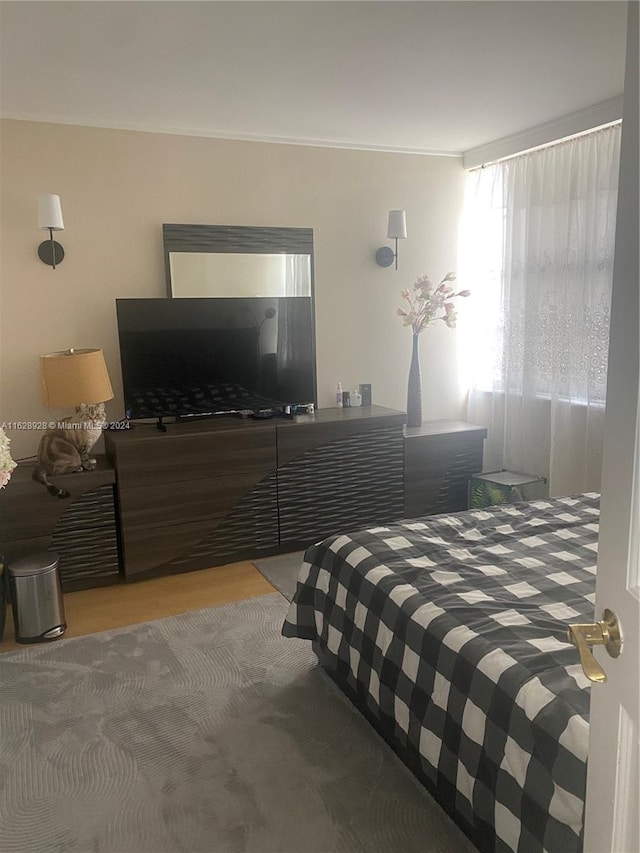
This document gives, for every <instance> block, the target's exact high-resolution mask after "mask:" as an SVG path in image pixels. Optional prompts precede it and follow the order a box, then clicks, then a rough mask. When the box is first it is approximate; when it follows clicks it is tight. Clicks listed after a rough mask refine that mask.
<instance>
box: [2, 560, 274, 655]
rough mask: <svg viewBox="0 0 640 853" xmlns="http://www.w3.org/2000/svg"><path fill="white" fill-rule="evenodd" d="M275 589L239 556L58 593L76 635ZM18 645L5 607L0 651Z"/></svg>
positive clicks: (71, 634)
mask: <svg viewBox="0 0 640 853" xmlns="http://www.w3.org/2000/svg"><path fill="white" fill-rule="evenodd" d="M275 591H276V590H275V589H274V587H273V586H271V584H270V583H269V581H268V580H267V579H266V578H265V577H264V576H263V575H261V574H260V572H259V571H258V570H257V569H256V567H255V566H254V565H253V563H250V562H248V561H244V562H241V563H231V564H230V565H227V566H216V567H214V568H211V569H202V570H200V571H197V572H186V573H183V574H179V575H170V576H168V577H163V578H153V579H152V580H147V581H140V582H138V583H132V584H118V585H116V586H103V587H97V588H95V589H83V590H79V591H78V592H68V593H65V595H64V610H65V617H66V620H67V630H66V632H65V634H64V636H65V637H81V636H84V635H85V634H93V633H95V632H96V631H108V630H109V629H111V628H123V627H125V626H126V625H135V624H137V623H139V622H149V621H150V620H152V619H162V618H163V617H165V616H175V615H178V614H179V613H187V612H188V611H191V610H202V609H203V608H205V607H216V606H217V605H219V604H227V603H229V602H230V601H242V600H243V599H247V598H256V597H257V596H259V595H269V594H270V593H272V592H275ZM53 642H55V641H53ZM20 648H25V645H24V644H20V643H16V642H15V640H14V628H13V619H12V616H11V608H8V610H7V622H6V625H5V629H4V639H3V641H2V642H0V653H2V652H8V651H14V650H15V649H20Z"/></svg>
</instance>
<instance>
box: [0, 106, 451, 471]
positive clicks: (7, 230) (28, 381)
mask: <svg viewBox="0 0 640 853" xmlns="http://www.w3.org/2000/svg"><path fill="white" fill-rule="evenodd" d="M1 146H2V147H1V149H0V160H1V169H2V172H1V180H2V183H1V185H0V194H1V220H0V229H1V230H0V241H1V242H0V258H1V260H0V264H1V265H0V288H1V290H0V293H1V301H0V322H1V326H0V348H1V350H0V352H1V364H0V369H1V384H0V422H2V421H5V422H7V421H29V420H31V421H33V420H41V419H48V418H47V414H48V413H47V412H46V410H45V409H43V407H42V405H41V402H40V396H39V373H38V356H39V355H40V354H41V353H44V352H49V351H53V350H61V349H66V348H68V347H70V346H73V347H101V348H102V349H103V350H104V352H105V357H106V360H107V364H108V367H109V370H110V373H111V378H112V382H113V385H114V390H115V392H116V397H115V399H114V400H113V401H111V403H109V405H108V413H109V416H110V417H111V418H114V419H115V418H119V417H122V416H123V414H124V412H123V404H122V390H121V378H120V362H119V353H118V343H117V329H116V318H115V304H114V299H115V298H116V297H128V296H129V297H130V296H143V297H146V296H164V295H165V284H164V261H163V254H162V229H161V226H162V223H164V222H182V223H206V224H212V225H273V226H297V227H311V228H313V229H314V235H315V287H316V337H317V365H318V398H319V400H318V402H319V405H320V406H321V407H326V406H330V405H333V401H334V394H335V387H336V383H337V382H338V380H340V381H341V382H342V383H343V386H344V387H345V388H350V387H352V386H353V385H354V384H357V383H358V382H371V383H372V384H373V396H374V402H376V403H379V404H382V405H386V406H391V407H393V408H398V409H404V408H405V402H406V381H407V372H408V367H409V359H410V350H411V333H410V331H409V330H408V329H405V328H403V327H402V326H401V323H400V320H399V318H397V317H396V316H394V313H395V309H396V307H397V306H398V305H399V304H400V295H399V292H400V290H401V289H402V288H404V287H408V286H410V285H411V283H412V282H413V281H414V279H415V278H416V277H417V276H418V275H419V274H421V273H423V272H427V273H429V275H430V276H431V277H432V278H436V277H442V276H443V275H444V274H445V273H446V272H447V271H449V270H450V269H455V265H456V248H457V229H458V217H459V214H460V209H461V205H462V193H463V182H464V171H463V168H462V164H461V161H460V160H458V159H455V158H445V157H428V156H417V155H415V156H414V155H406V154H388V153H377V152H363V151H351V150H341V149H331V148H314V147H305V146H293V145H275V144H268V143H254V142H236V141H230V140H216V139H207V138H199V137H187V136H172V135H167V134H151V133H141V132H132V131H117V130H104V129H95V128H85V127H74V126H67V125H54V124H45V123H37V122H21V121H12V120H5V121H3V122H2V123H1ZM41 193H57V194H59V195H60V197H61V199H62V208H63V214H64V220H65V230H64V232H62V233H61V234H58V239H59V240H60V242H61V243H62V245H63V246H64V249H65V252H66V257H65V259H64V261H63V263H62V264H61V265H60V266H59V267H58V268H57V269H56V270H55V271H53V270H52V269H51V268H50V267H47V266H45V265H44V264H42V263H41V262H40V261H39V260H38V258H37V255H36V249H37V246H38V244H39V242H40V241H41V240H42V239H44V237H45V236H46V235H45V232H40V231H38V230H37V212H36V211H37V198H38V195H39V194H41ZM392 208H405V209H406V211H407V227H408V232H409V237H408V239H407V240H404V241H402V242H401V243H400V252H399V255H400V268H399V270H398V271H397V272H396V271H395V270H394V269H393V268H388V269H382V268H380V267H378V266H377V265H376V263H375V260H374V254H375V250H376V249H377V248H378V247H379V246H381V245H383V244H385V243H390V242H391V241H387V240H386V237H385V235H386V218H387V212H388V210H390V209H392ZM465 307H466V306H461V310H464V308H465ZM455 337H456V332H455V331H451V330H449V329H447V328H445V327H444V324H440V325H439V326H437V327H434V328H430V329H428V330H427V332H426V333H425V334H424V335H423V336H422V339H421V344H420V346H421V362H422V371H423V399H424V404H423V406H424V417H425V419H426V418H441V417H453V418H459V417H462V416H463V403H464V395H463V393H462V391H461V390H460V389H459V388H458V386H457V368H456V355H455ZM54 414H55V415H58V416H59V415H61V414H66V412H64V413H62V412H55V413H54ZM8 434H9V435H10V437H11V439H12V451H13V453H14V456H15V457H16V458H17V457H21V456H27V455H30V454H31V453H34V452H35V449H36V447H37V442H38V440H39V438H40V435H41V433H40V432H18V431H15V430H11V431H10V432H9V433H8Z"/></svg>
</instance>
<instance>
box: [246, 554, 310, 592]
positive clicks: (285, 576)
mask: <svg viewBox="0 0 640 853" xmlns="http://www.w3.org/2000/svg"><path fill="white" fill-rule="evenodd" d="M303 556H304V551H295V552H294V553H293V554H278V556H277V557H265V559H264V560H254V561H253V565H254V566H255V567H256V569H258V571H259V572H261V573H262V574H263V575H264V576H265V578H266V579H267V580H268V581H269V583H270V584H272V585H273V586H275V588H276V589H278V590H280V592H281V593H282V594H283V595H284V597H285V598H286V599H287V600H288V601H291V599H292V598H293V594H294V592H295V591H296V583H297V581H298V572H299V571H300V566H301V565H302V557H303Z"/></svg>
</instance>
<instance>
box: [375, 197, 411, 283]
mask: <svg viewBox="0 0 640 853" xmlns="http://www.w3.org/2000/svg"><path fill="white" fill-rule="evenodd" d="M406 236H407V219H406V216H405V212H404V210H390V211H389V224H388V226H387V237H389V238H391V239H393V240H395V241H396V250H395V252H394V251H393V249H392V248H391V247H390V246H381V247H380V248H379V249H378V251H377V252H376V263H377V264H378V266H379V267H390V266H391V264H392V263H393V261H394V260H395V262H396V269H398V240H404V239H406Z"/></svg>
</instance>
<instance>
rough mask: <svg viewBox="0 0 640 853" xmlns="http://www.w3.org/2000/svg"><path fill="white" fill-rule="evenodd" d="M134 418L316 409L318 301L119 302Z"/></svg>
mask: <svg viewBox="0 0 640 853" xmlns="http://www.w3.org/2000/svg"><path fill="white" fill-rule="evenodd" d="M116 313H117V319H118V337H119V341H120V360H121V365H122V381H123V388H124V399H125V411H126V416H127V418H130V419H142V418H158V417H168V416H175V417H193V416H198V415H215V414H225V413H229V412H238V411H251V412H256V411H265V410H269V409H276V408H280V407H282V406H286V405H304V404H307V403H315V402H316V374H315V347H314V334H313V332H314V330H313V308H312V304H311V298H310V297H302V296H286V297H285V296H283V297H255V298H225V299H217V298H216V299H191V298H188V299H187V298H185V299H116Z"/></svg>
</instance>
